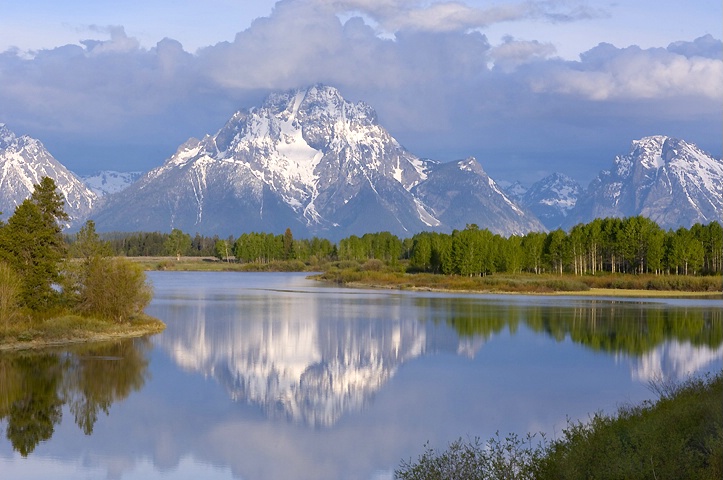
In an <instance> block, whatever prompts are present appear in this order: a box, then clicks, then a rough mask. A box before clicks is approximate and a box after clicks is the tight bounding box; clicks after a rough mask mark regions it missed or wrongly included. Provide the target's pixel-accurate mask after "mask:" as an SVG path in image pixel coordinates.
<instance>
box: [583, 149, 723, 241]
mask: <svg viewBox="0 0 723 480" xmlns="http://www.w3.org/2000/svg"><path fill="white" fill-rule="evenodd" d="M578 205H579V208H577V209H576V210H577V211H576V212H575V214H574V215H573V216H572V218H573V219H574V220H577V221H588V219H592V218H596V217H599V218H602V217H629V216H635V215H643V216H645V217H648V218H650V219H651V220H653V221H655V222H657V223H658V224H659V225H660V226H661V227H663V228H677V227H680V226H685V227H690V226H691V225H693V224H695V223H709V222H712V221H719V222H722V221H723V161H721V160H717V159H715V158H713V157H711V156H710V155H708V154H706V153H705V152H703V151H702V150H700V149H699V148H698V147H697V146H696V145H694V144H692V143H688V142H686V141H684V140H679V139H677V138H673V137H667V136H664V135H655V136H650V137H644V138H641V139H640V140H635V141H633V142H632V145H631V147H630V151H629V153H628V154H626V155H619V156H617V157H615V160H614V162H613V168H612V170H610V171H603V172H601V173H600V174H599V175H598V176H597V177H596V178H595V179H594V180H593V181H592V183H591V184H590V187H589V188H588V192H587V193H586V194H585V196H584V198H583V199H581V200H580V201H579V202H578ZM569 226H572V224H570V225H569Z"/></svg>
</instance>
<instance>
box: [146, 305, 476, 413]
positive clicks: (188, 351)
mask: <svg viewBox="0 0 723 480" xmlns="http://www.w3.org/2000/svg"><path fill="white" fill-rule="evenodd" d="M287 297H288V296H287ZM253 303H254V306H252V307H251V308H250V309H249V311H248V314H247V316H246V318H245V320H246V321H243V322H239V321H238V318H236V317H235V315H233V314H232V313H233V312H230V313H231V315H220V316H215V317H214V318H207V317H206V313H205V312H206V310H205V309H203V308H201V309H197V308H196V307H195V306H193V307H190V308H194V313H193V315H194V318H195V320H196V322H197V327H196V328H195V329H193V330H192V331H189V330H188V329H186V328H182V327H180V326H178V325H177V324H173V322H170V323H169V325H168V329H167V330H166V331H165V332H164V334H163V337H162V338H160V337H159V338H158V340H157V342H158V347H159V348H161V349H163V350H164V351H166V352H167V353H168V355H169V357H170V358H171V359H172V360H173V361H174V362H176V363H177V364H178V365H179V366H181V367H182V368H183V369H184V370H186V371H190V372H198V373H200V374H202V375H204V377H208V378H213V379H214V380H215V381H217V382H218V383H219V384H220V385H222V386H223V387H224V388H225V390H226V391H227V393H228V395H229V396H230V397H231V398H232V399H233V400H234V401H237V402H243V403H246V404H249V405H256V406H258V407H259V408H260V409H261V410H262V411H263V412H264V414H265V415H267V416H269V417H271V418H280V419H286V420H288V421H291V422H293V423H299V424H305V425H309V426H314V427H329V426H332V425H334V424H335V423H336V422H338V421H339V420H340V419H341V418H342V417H343V416H344V415H345V414H349V413H352V412H357V411H360V410H361V409H362V408H363V407H364V406H366V405H368V404H369V403H370V402H371V401H372V399H373V398H374V396H375V395H376V394H377V392H379V391H380V390H381V389H382V388H383V387H384V386H385V384H387V383H388V382H389V381H390V380H391V379H392V378H393V377H394V376H395V374H396V373H397V371H398V370H399V368H400V367H401V366H403V365H404V364H405V363H407V362H409V361H410V360H413V359H415V358H419V357H422V356H424V355H429V354H432V353H435V352H445V353H448V354H459V355H466V356H469V357H470V358H474V357H475V355H476V354H477V352H478V350H479V349H480V348H481V347H482V345H483V343H484V339H481V338H473V339H470V338H460V337H459V336H458V335H457V334H456V332H454V330H452V329H450V328H448V327H447V326H446V325H445V324H444V322H442V323H438V322H432V321H420V318H419V317H416V316H412V317H410V316H409V315H408V314H405V312H407V310H405V309H404V308H401V307H400V308H391V309H390V308H389V306H388V305H386V304H383V303H381V304H379V305H378V306H377V307H376V308H379V309H380V311H379V312H374V313H373V315H375V316H376V315H379V316H382V315H383V316H384V318H386V319H387V321H385V322H373V321H371V322H370V321H368V319H366V318H359V317H358V314H359V312H358V311H357V310H356V309H354V308H349V303H347V300H345V299H334V298H329V297H325V296H319V295H295V296H293V298H285V299H284V301H279V298H278V296H277V293H275V291H269V292H268V295H265V296H263V298H258V299H257V300H256V301H255V302H253ZM178 308H181V309H184V308H189V305H181V306H180V307H178V306H176V307H174V309H175V311H174V312H167V314H168V315H171V316H172V315H174V314H177V313H178ZM370 308H371V309H372V310H373V309H374V308H375V307H373V306H372V307H370ZM430 315H433V313H432V312H431V311H430ZM162 316H163V315H162Z"/></svg>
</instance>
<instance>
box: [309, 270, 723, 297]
mask: <svg viewBox="0 0 723 480" xmlns="http://www.w3.org/2000/svg"><path fill="white" fill-rule="evenodd" d="M310 278H312V279H314V280H318V281H323V282H329V283H334V284H337V285H344V286H348V287H355V288H378V289H394V290H417V291H434V292H458V293H499V294H534V295H585V296H618V297H706V298H711V299H723V293H722V292H721V290H722V289H723V287H722V284H723V279H721V277H684V278H680V277H679V276H667V277H663V276H643V275H640V276H638V275H606V276H599V277H594V276H588V277H584V276H573V275H563V276H558V275H532V274H518V275H508V274H500V275H488V276H484V277H464V276H459V275H437V274H430V273H413V274H409V273H401V272H390V271H365V270H359V269H330V270H327V271H326V272H324V273H321V274H317V275H312V276H311V277H310Z"/></svg>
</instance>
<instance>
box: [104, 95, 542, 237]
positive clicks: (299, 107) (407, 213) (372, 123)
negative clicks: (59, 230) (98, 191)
mask: <svg viewBox="0 0 723 480" xmlns="http://www.w3.org/2000/svg"><path fill="white" fill-rule="evenodd" d="M455 165H456V166H455ZM456 185H466V189H459V190H455V188H456ZM451 200H454V201H451ZM460 210H464V211H465V212H466V213H465V215H459V214H458V213H456V212H459V211H460ZM93 217H94V218H95V221H96V224H97V225H98V228H99V229H101V230H117V229H119V228H121V227H123V228H126V229H127V228H130V229H132V230H148V229H158V228H159V227H162V228H164V229H170V228H180V229H182V230H184V231H198V232H206V233H218V234H220V235H227V234H239V233H242V232H244V231H254V230H255V231H272V232H275V233H280V232H283V231H284V230H285V229H286V228H287V227H289V228H291V229H292V231H294V232H295V233H296V234H298V235H301V236H312V235H317V236H323V237H327V238H330V239H339V238H343V237H345V236H349V235H353V234H356V235H362V234H364V233H366V232H373V231H390V232H392V233H394V234H397V235H400V236H411V235H413V234H414V233H416V232H419V231H422V230H440V231H451V230H452V229H455V228H464V227H465V225H466V224H467V223H476V224H477V225H479V226H480V228H489V229H490V230H492V231H494V232H496V233H500V234H504V235H511V234H514V233H519V234H522V233H526V232H528V231H531V230H542V229H544V227H543V226H542V225H541V224H540V223H539V222H538V221H537V219H535V218H534V216H532V215H530V214H529V212H526V211H525V210H524V209H523V208H520V207H519V206H518V205H516V204H515V203H514V202H512V201H511V200H510V199H509V198H507V197H506V196H505V194H504V193H503V192H502V190H501V189H500V188H499V187H497V186H496V184H495V183H494V181H493V180H492V179H491V178H489V176H487V174H486V173H485V172H484V170H483V169H482V167H481V166H480V165H479V163H478V162H477V161H476V160H474V159H466V160H463V161H460V162H456V163H453V164H440V163H439V162H435V161H432V160H425V159H420V158H418V157H416V156H414V155H413V154H411V153H410V152H408V151H407V150H406V149H404V147H402V146H401V145H400V144H399V143H398V142H397V141H396V140H395V139H394V138H393V137H392V136H391V135H390V134H389V133H388V132H387V131H386V130H385V129H384V128H383V127H381V126H380V125H379V124H378V122H377V117H376V113H375V112H374V110H373V109H372V108H371V107H370V106H368V105H367V104H364V103H363V102H358V103H356V104H355V103H351V102H348V101H347V100H345V99H344V98H343V97H342V96H341V94H340V93H339V91H338V90H336V89H334V88H332V87H327V86H321V85H317V86H314V87H311V88H309V89H305V90H296V91H290V92H284V93H276V94H272V95H270V96H269V97H268V98H267V100H266V101H265V102H264V104H263V105H262V106H260V107H255V108H252V109H249V110H241V111H239V112H237V113H236V114H234V115H233V116H232V118H231V119H230V120H229V121H228V122H227V123H226V125H225V126H224V127H223V128H221V129H220V130H219V131H218V132H217V133H216V134H214V135H207V136H206V137H204V138H203V139H201V140H198V139H191V140H189V141H188V142H186V143H185V144H184V145H182V146H181V147H180V148H179V149H178V151H177V152H176V153H175V154H174V155H173V156H171V157H170V158H169V159H168V160H166V162H165V163H164V164H163V165H162V166H160V167H158V168H156V169H154V170H152V171H150V172H149V173H148V174H146V175H145V176H144V177H143V178H141V179H140V180H139V181H138V182H136V183H135V184H133V185H132V186H131V187H130V188H129V189H128V190H127V191H125V192H124V194H123V196H122V197H110V199H109V201H108V203H107V204H106V205H104V206H103V207H101V208H100V209H99V210H98V211H96V212H94V214H93Z"/></svg>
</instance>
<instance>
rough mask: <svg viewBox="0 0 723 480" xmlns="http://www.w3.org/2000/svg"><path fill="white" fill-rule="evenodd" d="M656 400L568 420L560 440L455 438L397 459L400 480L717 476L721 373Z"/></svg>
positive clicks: (721, 471)
mask: <svg viewBox="0 0 723 480" xmlns="http://www.w3.org/2000/svg"><path fill="white" fill-rule="evenodd" d="M654 390H656V391H658V392H660V393H661V397H660V399H659V400H658V402H657V403H655V404H652V403H649V402H646V403H643V404H642V405H639V406H633V407H622V408H620V409H619V410H618V412H617V414H616V415H613V416H607V415H603V414H600V413H598V414H595V415H594V416H593V417H592V418H591V419H590V420H589V421H588V422H570V423H568V426H567V428H566V429H565V430H564V431H563V435H562V437H561V438H560V439H557V440H554V441H551V442H547V441H546V439H545V437H544V436H542V437H541V439H540V441H539V442H535V441H534V438H535V437H534V435H530V434H528V435H527V437H526V439H524V440H523V439H521V438H519V437H518V436H516V435H514V434H512V435H509V436H508V437H507V438H505V439H501V438H500V436H499V434H497V435H496V436H495V437H493V438H492V439H490V440H488V441H487V442H485V443H481V442H480V441H479V439H477V438H476V439H474V440H472V441H463V440H461V439H460V440H457V441H455V442H453V443H451V444H450V445H449V446H448V447H447V449H446V450H442V451H437V450H434V449H432V448H430V447H429V446H427V447H426V448H425V451H424V453H422V455H420V456H419V458H418V459H417V460H416V461H411V460H409V461H404V460H403V461H402V462H401V465H400V468H398V469H397V470H396V471H395V472H394V475H395V478H397V479H401V480H437V479H439V480H441V479H445V480H446V479H465V480H466V479H473V480H474V479H509V480H513V479H520V480H523V479H537V480H547V479H550V480H553V479H554V480H565V479H575V480H577V479H580V478H591V479H592V478H595V479H601V480H605V479H611V480H612V479H620V478H625V479H631V480H635V479H656V478H681V479H682V478H685V479H688V478H695V479H711V480H712V479H719V478H723V404H722V403H721V398H723V372H721V373H719V374H718V375H716V376H715V377H714V378H704V379H701V378H695V379H690V380H688V381H687V382H685V383H683V384H680V385H670V384H666V385H664V386H663V387H662V388H654Z"/></svg>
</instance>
